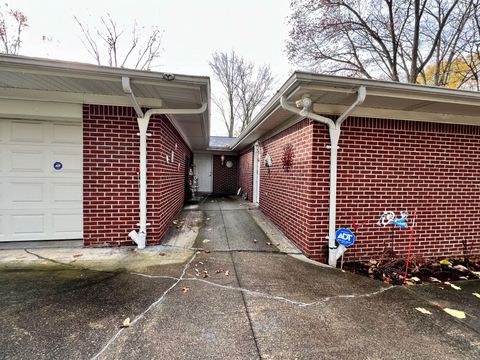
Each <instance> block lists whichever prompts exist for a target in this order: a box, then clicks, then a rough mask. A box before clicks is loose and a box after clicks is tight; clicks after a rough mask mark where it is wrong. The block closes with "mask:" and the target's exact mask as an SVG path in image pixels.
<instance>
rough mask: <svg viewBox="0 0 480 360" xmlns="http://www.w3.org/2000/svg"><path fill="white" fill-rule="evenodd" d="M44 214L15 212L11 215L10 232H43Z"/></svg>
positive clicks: (21, 233)
mask: <svg viewBox="0 0 480 360" xmlns="http://www.w3.org/2000/svg"><path fill="white" fill-rule="evenodd" d="M45 220H46V219H45V215H44V214H16V215H12V232H13V233H14V234H15V235H24V234H39V235H41V234H43V233H45V230H46V229H45V225H46V224H45Z"/></svg>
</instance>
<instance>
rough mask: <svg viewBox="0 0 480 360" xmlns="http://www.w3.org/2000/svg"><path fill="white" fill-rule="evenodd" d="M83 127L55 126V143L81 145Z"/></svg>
mask: <svg viewBox="0 0 480 360" xmlns="http://www.w3.org/2000/svg"><path fill="white" fill-rule="evenodd" d="M82 141H83V140H82V131H81V126H79V125H73V124H54V125H53V140H52V142H53V143H56V144H81V143H82Z"/></svg>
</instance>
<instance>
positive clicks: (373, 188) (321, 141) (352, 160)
mask: <svg viewBox="0 0 480 360" xmlns="http://www.w3.org/2000/svg"><path fill="white" fill-rule="evenodd" d="M479 135H480V127H475V126H463V125H448V124H433V123H424V122H413V121H395V120H380V119H359V118H350V119H348V120H347V121H346V122H345V124H344V125H343V127H342V135H341V138H340V150H339V158H338V194H337V228H338V227H350V225H351V221H352V218H354V219H355V220H356V222H357V223H365V225H364V226H363V227H362V228H361V229H360V230H359V231H358V233H357V236H358V238H357V242H356V243H355V245H354V246H353V247H351V248H350V250H349V251H348V252H347V254H346V259H348V260H352V259H354V258H355V259H363V260H366V259H369V258H374V257H378V256H380V255H381V253H382V252H383V251H384V250H385V248H386V247H389V246H390V245H391V243H392V237H391V228H390V227H387V228H383V227H378V226H377V225H376V222H377V221H378V218H379V216H380V213H381V212H383V211H384V210H385V209H387V210H392V211H394V212H395V213H396V214H397V215H399V214H400V211H401V210H408V211H409V212H410V213H411V214H412V213H413V210H414V209H415V208H417V231H416V236H415V240H414V246H413V254H414V255H423V256H431V257H438V256H453V255H460V256H462V255H463V254H464V246H465V240H467V243H466V246H467V251H468V252H469V253H470V254H476V255H479V254H480V242H479V241H478V240H476V238H475V235H474V234H475V232H476V231H475V230H474V229H475V226H474V221H475V220H474V219H477V218H479V217H480V204H479V203H478V199H479V198H480V167H479V166H478V164H479V163H480V152H478V149H479V148H480V136H479ZM287 143H291V144H292V145H293V149H294V154H295V157H294V160H293V166H292V169H291V170H290V171H285V170H284V169H282V164H281V157H282V149H283V146H285V144H287ZM328 144H329V138H328V131H327V128H326V126H324V125H322V124H318V123H312V122H310V121H308V120H304V121H302V122H300V123H299V124H297V125H294V126H293V127H291V128H289V129H287V130H285V131H283V132H282V133H280V134H278V135H276V136H275V137H273V138H271V139H267V140H265V141H263V143H262V146H263V147H264V154H263V156H264V155H265V154H266V152H268V153H270V155H271V156H272V158H273V166H272V167H271V168H270V170H268V169H267V168H265V167H264V166H263V165H262V167H261V181H260V190H261V193H260V208H261V209H262V210H263V212H265V213H266V214H267V215H268V216H269V217H270V218H271V219H272V220H273V221H274V222H275V223H276V225H277V226H279V227H280V228H281V229H282V231H283V232H284V233H285V234H286V235H287V236H288V237H289V238H290V239H291V240H293V241H294V242H295V243H297V245H298V246H299V247H300V248H301V249H302V250H303V251H304V252H305V254H306V255H307V256H309V257H311V258H314V259H316V260H321V261H325V260H326V255H327V251H328V250H327V239H326V236H327V235H328V196H329V161H330V150H329V149H328V148H327V147H326V146H327V145H328ZM472 234H473V235H472ZM408 237H409V233H408V231H407V230H402V229H398V228H396V229H395V233H394V238H393V249H394V250H395V251H396V252H397V253H399V254H405V253H406V251H407V246H408Z"/></svg>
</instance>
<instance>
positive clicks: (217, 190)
mask: <svg viewBox="0 0 480 360" xmlns="http://www.w3.org/2000/svg"><path fill="white" fill-rule="evenodd" d="M227 161H231V162H232V163H233V166H232V167H231V168H228V167H227V165H226V163H227ZM237 189H238V157H236V156H225V162H224V166H222V161H221V157H220V155H214V156H213V193H214V194H217V195H235V194H236V193H237Z"/></svg>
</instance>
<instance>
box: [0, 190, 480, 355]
mask: <svg viewBox="0 0 480 360" xmlns="http://www.w3.org/2000/svg"><path fill="white" fill-rule="evenodd" d="M189 212H192V213H193V212H194V213H195V216H200V217H201V219H200V220H201V221H200V222H199V223H201V226H200V228H199V229H198V231H196V232H195V234H196V240H195V247H196V248H202V249H203V250H192V249H177V250H178V251H184V252H186V253H191V257H190V258H189V260H188V262H186V263H178V264H168V265H162V263H163V262H162V259H163V258H165V256H159V263H158V264H157V265H152V264H151V263H149V265H148V266H146V267H145V268H142V269H141V270H135V271H133V270H129V269H117V270H108V271H106V270H101V271H99V270H95V269H85V268H79V267H78V265H76V264H68V265H59V264H52V265H48V266H47V265H45V264H44V265H43V266H41V265H36V266H35V267H34V268H23V269H7V270H2V271H1V272H0V329H1V330H0V331H1V336H0V349H1V351H0V358H2V359H30V358H35V359H97V358H98V359H121V358H123V359H134V358H135V359H315V358H319V359H344V358H350V359H398V358H406V359H425V358H442V359H478V358H480V325H479V324H480V318H479V317H480V299H478V298H476V297H475V296H473V295H472V293H479V292H480V282H479V281H471V282H468V283H466V282H465V283H460V284H458V285H459V286H460V287H461V290H455V289H453V288H451V287H450V286H446V285H441V287H442V288H443V289H442V288H441V287H440V286H438V285H423V286H415V287H409V288H405V287H391V286H386V285H384V284H382V283H380V282H377V281H373V280H370V279H368V278H365V277H360V276H357V275H354V274H350V273H345V272H342V271H340V270H336V269H331V268H327V267H324V266H318V265H316V264H312V263H310V262H307V261H302V260H299V259H298V258H295V257H293V256H291V255H289V254H286V253H285V252H280V251H279V249H278V248H277V246H275V245H276V244H277V242H276V239H270V238H269V237H267V235H266V234H265V232H264V231H263V230H262V228H264V227H263V226H262V228H261V227H260V226H259V225H258V224H257V223H256V222H255V221H254V220H253V219H252V217H251V214H252V213H253V212H254V210H249V209H248V208H247V207H246V206H245V205H244V204H243V203H239V202H236V201H233V200H232V199H228V198H226V199H210V198H207V199H206V201H204V202H203V203H202V204H200V206H199V207H190V209H189V210H185V211H184V213H183V214H182V216H183V217H188V216H189ZM260 225H261V224H260ZM264 229H265V228H264ZM176 231H177V230H176V229H172V231H171V234H170V236H172V233H174V232H176ZM267 232H268V231H267ZM173 235H175V234H173ZM269 235H270V234H269ZM204 240H208V241H204ZM254 240H256V241H254ZM282 246H283V244H280V245H279V247H280V248H282ZM161 255H164V254H161ZM417 307H423V308H425V309H427V310H429V311H430V312H431V313H432V314H431V315H428V314H422V313H420V312H419V311H417V310H416V309H415V308H417ZM445 307H449V308H453V309H457V310H463V311H464V312H465V313H466V318H465V319H457V318H455V317H452V316H450V315H448V314H447V313H445V312H444V311H443V310H442V309H443V308H445ZM126 317H130V319H131V325H130V327H127V328H120V325H121V324H122V322H123V320H124V319H125V318H126Z"/></svg>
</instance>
